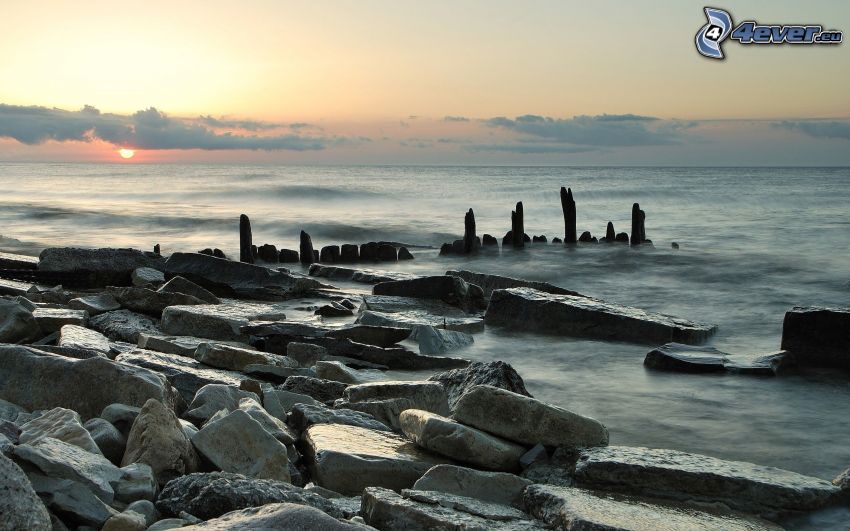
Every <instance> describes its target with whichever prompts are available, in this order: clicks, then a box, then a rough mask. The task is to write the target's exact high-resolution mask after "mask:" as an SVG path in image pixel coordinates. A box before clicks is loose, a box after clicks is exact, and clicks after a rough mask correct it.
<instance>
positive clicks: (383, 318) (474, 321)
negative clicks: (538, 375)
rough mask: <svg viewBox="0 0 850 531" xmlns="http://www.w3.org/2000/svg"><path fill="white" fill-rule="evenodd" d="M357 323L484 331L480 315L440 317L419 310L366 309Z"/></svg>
mask: <svg viewBox="0 0 850 531" xmlns="http://www.w3.org/2000/svg"><path fill="white" fill-rule="evenodd" d="M356 322H357V323H358V324H362V325H370V326H386V327H393V328H405V329H408V330H412V329H413V328H414V327H417V326H423V325H427V326H433V327H435V328H444V329H446V330H458V331H461V332H467V333H470V334H474V333H477V332H483V331H484V320H483V319H481V318H480V317H440V316H439V315H436V314H433V313H430V312H427V311H419V310H411V311H401V312H392V313H386V312H377V311H370V310H367V311H365V312H362V313H360V315H358V317H357V321H356Z"/></svg>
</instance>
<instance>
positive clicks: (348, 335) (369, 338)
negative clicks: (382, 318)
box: [325, 325, 410, 348]
mask: <svg viewBox="0 0 850 531" xmlns="http://www.w3.org/2000/svg"><path fill="white" fill-rule="evenodd" d="M325 336H326V337H333V338H336V339H350V340H351V341H354V342H356V343H363V344H366V345H374V346H376V347H383V348H387V347H392V346H393V345H395V344H397V343H400V342H402V341H404V340H405V339H407V338H408V337H409V336H410V329H407V328H396V327H392V326H369V325H351V326H347V327H345V328H338V329H333V330H330V331H328V332H327V333H326V334H325Z"/></svg>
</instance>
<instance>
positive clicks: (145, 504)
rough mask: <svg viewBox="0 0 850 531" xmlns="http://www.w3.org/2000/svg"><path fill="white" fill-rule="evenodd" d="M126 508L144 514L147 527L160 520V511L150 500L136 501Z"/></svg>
mask: <svg viewBox="0 0 850 531" xmlns="http://www.w3.org/2000/svg"><path fill="white" fill-rule="evenodd" d="M126 510H127V511H133V512H135V513H138V514H140V515H142V516H143V517H144V518H145V528H147V527H148V526H149V525H151V524H153V523H154V522H156V521H157V520H159V511H157V510H156V506H155V505H154V504H153V502H151V501H150V500H138V501H134V502H133V503H131V504H130V505H128V506H127V509H126Z"/></svg>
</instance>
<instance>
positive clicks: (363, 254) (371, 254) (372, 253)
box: [360, 242, 378, 262]
mask: <svg viewBox="0 0 850 531" xmlns="http://www.w3.org/2000/svg"><path fill="white" fill-rule="evenodd" d="M377 259H378V244H377V242H368V243H363V244H361V245H360V260H361V261H363V262H369V261H372V262H374V261H376V260H377Z"/></svg>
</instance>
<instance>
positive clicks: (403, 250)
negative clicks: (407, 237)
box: [398, 247, 413, 262]
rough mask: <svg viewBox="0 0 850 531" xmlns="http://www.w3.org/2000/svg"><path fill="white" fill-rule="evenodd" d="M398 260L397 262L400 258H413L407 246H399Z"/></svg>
mask: <svg viewBox="0 0 850 531" xmlns="http://www.w3.org/2000/svg"><path fill="white" fill-rule="evenodd" d="M398 260H399V262H400V261H402V260H413V254H412V253H411V252H410V251H409V250H408V249H407V247H399V248H398Z"/></svg>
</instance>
